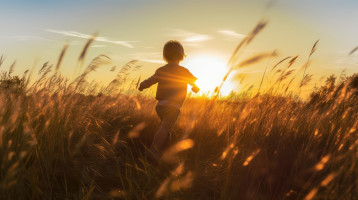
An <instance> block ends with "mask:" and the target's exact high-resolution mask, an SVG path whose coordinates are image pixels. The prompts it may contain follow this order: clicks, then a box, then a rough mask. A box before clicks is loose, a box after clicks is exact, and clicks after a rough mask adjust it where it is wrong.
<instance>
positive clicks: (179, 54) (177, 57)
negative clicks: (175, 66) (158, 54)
mask: <svg viewBox="0 0 358 200" xmlns="http://www.w3.org/2000/svg"><path fill="white" fill-rule="evenodd" d="M163 57H164V59H165V60H166V61H181V60H183V59H184V48H183V46H182V45H181V44H180V43H179V42H178V41H176V40H170V41H168V42H167V43H166V44H165V45H164V48H163Z"/></svg>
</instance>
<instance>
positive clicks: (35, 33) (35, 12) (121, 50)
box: [0, 0, 358, 90]
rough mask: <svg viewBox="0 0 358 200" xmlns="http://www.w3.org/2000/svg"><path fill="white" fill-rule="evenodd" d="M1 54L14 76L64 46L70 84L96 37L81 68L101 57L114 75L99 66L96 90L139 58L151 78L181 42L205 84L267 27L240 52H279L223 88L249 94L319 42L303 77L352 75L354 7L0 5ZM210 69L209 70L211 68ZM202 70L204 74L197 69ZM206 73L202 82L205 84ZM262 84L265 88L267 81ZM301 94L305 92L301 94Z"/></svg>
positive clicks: (307, 2)
mask: <svg viewBox="0 0 358 200" xmlns="http://www.w3.org/2000/svg"><path fill="white" fill-rule="evenodd" d="M0 3H1V7H0V26H1V27H2V28H1V31H0V54H2V55H4V56H5V58H6V59H5V62H4V64H3V66H2V67H1V68H0V70H7V69H8V68H9V66H10V65H11V63H13V62H14V61H15V60H16V67H15V74H19V75H21V74H22V73H23V72H24V71H25V70H27V69H29V68H31V67H32V66H35V67H37V68H40V67H41V65H42V63H44V62H46V61H50V63H53V64H55V63H56V61H57V59H58V56H59V54H60V52H61V49H62V47H63V46H64V45H65V44H69V45H70V46H69V49H68V52H67V54H66V56H65V58H64V62H63V65H62V67H61V73H62V74H64V75H65V76H68V77H71V75H73V73H74V70H75V66H76V61H77V58H78V56H79V54H80V52H81V49H82V48H83V46H84V44H85V43H86V41H87V40H88V38H89V37H91V35H93V34H95V33H98V37H97V39H96V41H95V42H94V43H93V45H92V46H91V48H90V49H89V51H88V54H87V56H86V62H85V65H88V63H89V62H90V61H91V59H93V58H95V57H96V56H98V55H100V54H105V55H108V56H109V57H111V58H112V60H113V65H116V66H117V68H116V69H115V71H114V72H113V71H110V69H112V67H111V66H104V67H103V68H101V69H99V70H98V71H97V72H95V73H94V74H92V78H94V79H96V80H98V82H100V83H103V84H105V83H107V82H109V81H110V80H112V79H113V78H114V76H115V75H116V73H117V72H118V71H119V70H120V67H121V66H123V65H124V64H125V63H126V62H128V61H131V60H133V59H138V60H140V61H141V62H140V64H141V66H142V68H141V70H140V71H138V72H133V73H134V75H133V76H134V77H137V76H141V77H142V78H147V77H149V76H150V75H151V74H152V73H153V72H154V71H155V69H157V68H158V67H160V66H162V65H163V60H162V48H163V45H164V44H165V42H167V41H168V40H171V39H175V40H178V41H180V42H181V43H182V44H183V46H184V48H185V52H186V55H187V57H186V58H185V59H184V61H183V63H182V64H183V65H184V66H185V67H187V68H188V69H189V70H191V71H193V72H195V73H196V74H195V75H197V77H198V78H199V79H202V80H205V81H202V82H203V83H205V82H206V83H205V84H209V82H210V81H211V80H213V79H216V78H215V77H214V76H216V77H218V78H217V79H218V80H220V79H221V78H222V76H223V74H224V73H225V71H226V69H225V65H226V62H227V61H228V59H229V57H230V56H231V54H232V52H233V50H234V49H235V47H236V46H237V45H238V43H239V42H240V41H241V40H242V39H243V38H244V37H245V36H246V35H247V34H248V33H249V32H250V31H251V29H252V28H253V27H254V26H255V25H256V24H257V23H258V22H259V21H260V20H261V19H265V20H267V21H268V25H267V27H265V29H264V30H263V31H262V33H260V34H259V35H258V37H257V38H256V39H255V40H254V41H253V43H252V44H251V45H250V46H249V47H247V48H246V49H245V51H244V53H243V59H244V58H245V56H246V57H249V56H250V55H253V54H255V53H258V52H271V51H273V50H277V52H278V53H279V54H278V56H277V57H276V58H273V59H270V60H267V61H265V62H262V63H258V64H255V65H253V66H250V67H247V68H244V69H240V71H239V72H238V73H241V74H245V75H247V76H246V77H248V78H247V80H245V81H244V83H234V81H232V83H230V86H229V90H230V88H231V89H234V90H239V89H240V88H242V87H243V85H244V84H246V85H251V84H252V85H255V86H257V85H258V83H259V81H260V79H261V77H262V74H263V71H264V69H265V66H266V65H267V63H268V64H269V66H271V65H274V63H275V62H277V61H279V60H280V59H282V58H284V57H287V56H296V55H299V58H298V60H297V63H296V64H295V65H296V66H294V67H296V68H299V67H301V65H303V63H305V62H306V60H307V58H308V55H309V53H310V50H311V48H312V45H313V44H314V43H315V42H316V41H317V40H318V39H319V40H320V41H319V43H318V48H317V51H316V52H315V54H314V55H313V56H312V58H311V65H310V67H309V68H308V69H307V73H310V74H312V75H313V80H314V81H312V84H319V83H320V82H319V81H321V82H322V77H323V76H328V75H330V74H337V75H339V74H340V73H342V71H343V70H344V73H346V74H347V75H349V74H353V73H356V72H358V68H357V63H358V52H356V53H355V54H353V55H350V56H349V55H348V53H349V52H350V51H351V50H352V49H354V48H355V47H357V46H358V26H357V22H356V19H358V12H356V10H357V9H358V1H356V0H341V1H336V0H315V1H312V0H299V1H298V0H276V1H271V0H270V1H269V0H222V1H217V0H191V1H187V0H181V1H177V0H171V1H169V0H101V1H98V0H62V1H52V0H51V1H50V0H46V1H45V0H11V1H10V0H8V1H3V0H1V2H0ZM213 63H215V64H213ZM202 65H205V66H202ZM205 74H207V75H206V76H205ZM267 84H268V82H267ZM307 90H309V89H307Z"/></svg>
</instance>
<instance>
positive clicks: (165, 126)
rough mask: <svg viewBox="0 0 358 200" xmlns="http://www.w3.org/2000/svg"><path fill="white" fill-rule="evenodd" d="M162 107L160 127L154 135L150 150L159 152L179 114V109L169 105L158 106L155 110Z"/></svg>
mask: <svg viewBox="0 0 358 200" xmlns="http://www.w3.org/2000/svg"><path fill="white" fill-rule="evenodd" d="M160 109H162V111H163V116H162V121H161V123H160V127H159V129H158V131H157V133H156V134H155V135H154V138H153V142H152V145H151V147H150V148H151V150H152V151H154V152H156V153H158V154H159V153H160V152H161V151H162V150H163V146H164V144H165V141H166V140H167V138H168V136H169V133H170V131H171V130H172V129H173V127H174V124H175V122H176V120H177V118H178V116H179V113H180V110H178V109H177V108H175V107H170V106H160V107H159V108H157V110H160Z"/></svg>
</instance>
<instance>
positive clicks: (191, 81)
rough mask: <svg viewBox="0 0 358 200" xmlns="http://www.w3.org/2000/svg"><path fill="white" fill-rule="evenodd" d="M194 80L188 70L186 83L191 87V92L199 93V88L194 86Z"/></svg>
mask: <svg viewBox="0 0 358 200" xmlns="http://www.w3.org/2000/svg"><path fill="white" fill-rule="evenodd" d="M196 80H197V78H196V77H195V76H194V75H193V74H192V73H190V71H189V70H188V83H189V84H190V85H191V86H193V87H192V88H191V91H193V92H195V93H198V92H199V91H200V88H199V87H198V86H197V85H196V84H195V81H196Z"/></svg>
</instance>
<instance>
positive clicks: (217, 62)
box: [183, 55, 235, 96]
mask: <svg viewBox="0 0 358 200" xmlns="http://www.w3.org/2000/svg"><path fill="white" fill-rule="evenodd" d="M183 65H184V66H185V67H187V68H188V69H189V70H190V71H191V72H192V73H193V75H194V76H196V77H197V78H198V80H197V81H196V84H197V85H198V87H199V88H200V92H199V95H203V94H204V95H206V96H212V95H213V93H214V90H215V88H216V87H217V86H219V85H220V84H221V82H222V80H223V78H224V76H225V74H226V73H227V71H228V69H227V67H226V61H224V60H223V59H220V58H218V57H216V56H209V55H206V56H203V55H202V56H194V57H191V58H188V59H187V60H185V61H184V62H183ZM234 89H235V86H234V84H233V83H231V82H230V80H227V81H226V82H225V83H224V85H223V87H222V88H221V91H220V94H221V95H223V96H227V95H229V94H230V92H231V91H233V90H234Z"/></svg>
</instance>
